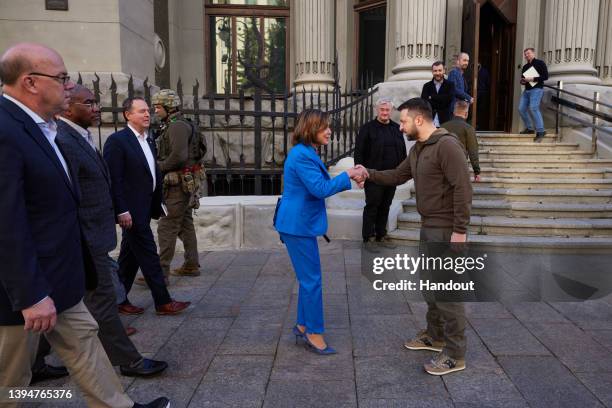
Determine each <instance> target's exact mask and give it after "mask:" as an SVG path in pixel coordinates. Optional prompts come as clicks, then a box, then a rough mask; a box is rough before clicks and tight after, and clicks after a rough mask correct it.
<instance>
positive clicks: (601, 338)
mask: <svg viewBox="0 0 612 408" xmlns="http://www.w3.org/2000/svg"><path fill="white" fill-rule="evenodd" d="M586 333H587V334H589V335H590V336H591V337H592V338H593V339H595V341H596V342H598V343H599V344H601V345H602V346H604V347H605V348H607V349H608V351H610V352H612V330H586Z"/></svg>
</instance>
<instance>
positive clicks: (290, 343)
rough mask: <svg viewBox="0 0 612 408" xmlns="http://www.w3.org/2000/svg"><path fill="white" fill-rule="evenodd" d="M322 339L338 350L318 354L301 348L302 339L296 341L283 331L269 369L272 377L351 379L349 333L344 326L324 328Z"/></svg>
mask: <svg viewBox="0 0 612 408" xmlns="http://www.w3.org/2000/svg"><path fill="white" fill-rule="evenodd" d="M325 341H326V342H327V343H328V344H329V345H330V346H332V347H334V348H335V349H336V351H337V352H338V353H337V354H334V355H330V356H319V355H317V354H315V353H313V352H311V351H308V350H307V349H306V347H304V340H302V339H299V340H298V342H297V344H296V342H295V336H294V335H293V334H292V333H291V332H290V331H288V330H285V331H284V332H283V335H282V337H281V341H280V343H279V346H278V352H277V356H276V360H275V362H274V368H273V369H272V377H271V378H272V380H277V381H283V380H287V381H300V380H304V381H318V380H326V381H327V380H328V381H334V380H350V381H354V378H355V376H354V368H353V355H352V347H351V336H350V332H349V331H348V330H346V329H329V330H326V332H325Z"/></svg>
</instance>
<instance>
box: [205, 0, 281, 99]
mask: <svg viewBox="0 0 612 408" xmlns="http://www.w3.org/2000/svg"><path fill="white" fill-rule="evenodd" d="M205 13H206V25H207V28H206V32H207V33H208V35H207V48H208V52H207V56H208V60H207V61H208V62H207V65H208V70H209V75H208V81H209V82H208V89H209V90H212V91H213V92H214V93H219V94H225V93H231V94H236V93H238V92H239V90H240V89H242V90H244V92H245V94H247V95H248V94H252V93H253V92H254V90H255V88H260V89H262V91H263V92H264V93H272V92H275V93H282V92H284V90H285V88H286V87H287V85H288V83H287V77H288V75H287V72H288V69H287V68H288V61H289V58H288V56H289V55H288V51H289V50H288V47H287V35H288V30H289V27H288V23H289V8H288V6H287V1H285V0H212V1H211V2H210V3H209V4H207V5H206V7H205Z"/></svg>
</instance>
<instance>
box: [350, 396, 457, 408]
mask: <svg viewBox="0 0 612 408" xmlns="http://www.w3.org/2000/svg"><path fill="white" fill-rule="evenodd" d="M359 407H360V408H447V407H448V408H451V407H454V405H453V402H452V401H451V400H450V399H449V398H442V397H435V396H432V397H431V398H429V399H420V400H416V399H414V398H397V399H390V398H380V399H361V398H360V399H359Z"/></svg>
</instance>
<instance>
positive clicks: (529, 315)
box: [506, 302, 569, 323]
mask: <svg viewBox="0 0 612 408" xmlns="http://www.w3.org/2000/svg"><path fill="white" fill-rule="evenodd" d="M506 308H507V309H508V310H509V311H510V313H512V314H513V315H514V316H515V317H516V318H517V319H519V320H520V321H522V322H544V323H569V320H567V319H566V318H565V317H563V316H562V315H561V314H560V313H559V312H557V311H556V310H555V309H553V308H552V307H551V306H550V305H549V304H547V303H543V302H517V303H511V304H507V305H506Z"/></svg>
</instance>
